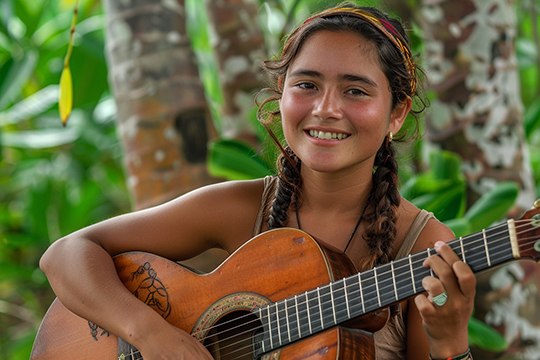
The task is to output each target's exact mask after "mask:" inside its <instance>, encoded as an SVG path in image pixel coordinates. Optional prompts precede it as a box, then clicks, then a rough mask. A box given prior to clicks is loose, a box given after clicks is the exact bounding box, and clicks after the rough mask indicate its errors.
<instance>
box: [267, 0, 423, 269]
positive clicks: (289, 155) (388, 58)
mask: <svg viewBox="0 0 540 360" xmlns="http://www.w3.org/2000/svg"><path fill="white" fill-rule="evenodd" d="M338 8H355V9H362V10H364V11H366V12H368V13H370V14H372V15H373V16H374V17H376V18H377V19H382V20H384V21H385V22H387V23H389V24H391V26H392V27H393V30H396V31H397V35H398V36H399V38H400V42H401V43H402V44H404V45H405V46H406V47H407V50H408V51H409V52H410V40H409V38H408V36H407V34H406V32H405V30H404V29H403V26H402V25H401V23H400V22H399V21H397V20H395V19H392V18H390V17H389V16H388V15H386V14H384V13H382V12H381V11H379V10H378V9H375V8H368V7H359V6H357V5H355V4H353V3H349V2H347V3H342V4H340V5H338ZM321 30H327V31H339V32H342V31H347V32H353V33H355V34H358V35H360V36H361V37H363V38H364V39H366V40H368V41H370V42H371V43H372V44H373V45H374V48H375V49H376V51H377V53H378V60H379V64H380V66H381V69H382V71H383V73H384V74H385V76H386V78H387V79H388V83H389V87H390V89H389V91H390V92H391V94H392V106H393V108H395V107H397V106H398V105H399V104H401V103H403V102H404V101H406V99H407V98H409V97H410V98H415V97H416V98H417V99H418V100H417V101H416V104H417V105H419V109H415V110H411V112H412V113H413V114H415V115H416V114H418V113H420V112H422V111H423V110H424V109H425V107H426V102H425V101H424V100H423V99H422V98H421V97H419V96H418V94H417V87H415V86H412V85H411V84H414V83H415V82H416V83H419V81H418V80H419V79H416V78H415V79H414V82H413V81H412V80H413V79H411V76H415V77H417V75H416V73H413V74H411V72H410V71H409V69H408V67H407V65H406V63H405V60H404V57H403V54H402V53H401V52H400V51H401V50H399V49H398V48H397V47H396V46H395V45H394V43H393V42H392V41H390V39H389V38H388V36H386V35H385V34H383V33H381V31H379V30H378V29H377V28H375V27H374V26H373V25H372V24H370V23H369V22H367V21H364V20H362V19H361V18H359V17H358V16H352V15H351V16H348V15H346V14H343V12H340V13H339V14H336V15H332V13H331V12H330V13H329V15H325V16H324V17H316V18H314V19H311V20H310V21H308V22H306V23H304V24H303V25H301V26H300V27H299V28H298V29H297V30H296V31H295V32H293V34H292V36H291V37H289V39H288V40H287V47H286V50H285V51H284V52H283V53H282V54H281V56H280V57H279V58H278V59H275V60H266V61H264V62H263V65H262V67H263V69H264V70H265V71H266V72H267V73H268V74H269V75H270V78H271V80H272V81H273V83H274V86H273V87H272V88H267V89H263V90H261V92H260V93H259V94H263V93H266V94H268V93H270V94H271V95H270V96H269V97H267V98H266V99H265V100H264V101H262V102H261V103H260V104H259V113H258V115H259V121H260V122H261V123H262V124H263V125H264V126H265V128H266V129H267V130H268V132H269V133H270V135H271V136H272V138H273V139H274V141H275V142H276V144H277V145H278V146H279V147H280V149H281V152H282V155H281V156H280V158H279V159H278V167H279V180H278V185H277V189H276V194H275V199H274V202H273V204H272V207H271V209H270V214H269V217H268V227H269V228H270V229H273V228H278V227H282V226H285V225H286V224H287V221H288V218H287V210H288V208H289V206H290V205H291V204H293V206H295V207H296V209H297V208H298V206H299V204H298V203H297V202H298V200H299V188H300V183H301V176H300V167H301V163H300V159H298V158H297V157H296V155H295V154H294V153H293V151H292V150H291V149H290V148H289V147H288V146H286V147H283V146H282V145H281V144H280V143H279V141H278V139H277V138H276V137H275V135H274V134H273V132H272V130H271V129H270V128H269V124H270V123H272V122H273V120H274V118H276V117H279V115H280V112H279V109H272V110H270V111H268V110H263V109H265V106H266V105H267V104H268V103H269V102H271V101H275V100H278V99H280V98H281V95H282V92H281V89H280V86H279V84H280V83H282V82H283V81H284V79H285V76H286V73H287V70H288V68H289V66H290V64H291V63H292V61H293V60H294V59H295V57H296V55H297V54H298V53H299V52H300V50H301V48H302V46H303V44H304V43H305V41H306V39H307V38H308V37H309V36H311V35H313V34H314V33H316V32H318V31H321ZM414 120H415V125H416V127H415V129H416V130H415V131H414V135H413V136H416V135H417V134H418V120H417V119H416V117H414ZM406 136H407V134H406V133H405V132H403V133H402V134H400V136H398V137H394V140H398V141H399V140H404V138H405V137H406ZM394 155H395V149H394V145H393V143H392V142H391V141H390V142H388V141H385V142H383V144H382V145H381V147H380V148H379V150H378V152H377V154H376V157H375V162H374V172H373V187H372V189H371V193H370V195H369V198H368V200H367V204H366V210H365V215H364V218H363V221H364V222H365V224H366V226H365V233H364V235H363V237H364V239H365V241H366V243H367V245H368V247H369V250H370V254H369V256H368V260H367V261H366V263H365V264H362V269H367V268H371V267H373V266H374V265H377V264H381V263H385V262H388V261H390V260H391V259H392V257H393V255H392V251H391V250H392V244H393V242H394V239H395V237H396V221H397V209H398V207H399V204H400V200H401V196H400V194H399V192H398V190H397V173H398V165H397V161H396V159H395V156H394Z"/></svg>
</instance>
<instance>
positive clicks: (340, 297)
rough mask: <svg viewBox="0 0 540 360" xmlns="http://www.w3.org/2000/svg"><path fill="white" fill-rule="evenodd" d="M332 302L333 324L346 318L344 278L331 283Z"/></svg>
mask: <svg viewBox="0 0 540 360" xmlns="http://www.w3.org/2000/svg"><path fill="white" fill-rule="evenodd" d="M332 284H333V285H332V292H331V294H332V304H333V308H334V325H335V324H338V323H339V322H342V321H345V320H348V319H349V317H348V309H347V292H346V291H345V279H341V280H338V281H336V282H334V283H332Z"/></svg>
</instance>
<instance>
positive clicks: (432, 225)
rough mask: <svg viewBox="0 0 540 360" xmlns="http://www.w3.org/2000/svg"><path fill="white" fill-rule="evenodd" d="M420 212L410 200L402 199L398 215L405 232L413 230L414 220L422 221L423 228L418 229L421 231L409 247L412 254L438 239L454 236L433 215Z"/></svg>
mask: <svg viewBox="0 0 540 360" xmlns="http://www.w3.org/2000/svg"><path fill="white" fill-rule="evenodd" d="M421 212H422V210H420V209H419V208H418V207H416V206H415V205H413V204H412V203H411V202H409V201H407V200H403V201H402V206H401V209H400V214H399V215H400V222H401V223H402V226H403V228H405V229H407V231H406V233H408V232H409V231H411V230H413V229H411V227H413V224H414V223H415V220H416V221H417V222H416V224H418V223H423V224H422V225H423V228H422V229H420V230H421V231H420V232H419V234H418V237H417V239H416V242H415V243H414V246H413V247H412V249H411V253H413V254H414V253H416V252H419V251H422V250H424V249H427V248H431V247H433V245H434V244H435V243H436V242H437V241H439V240H441V241H444V242H447V241H450V240H453V239H454V238H455V237H454V233H453V232H452V230H450V228H449V227H448V226H446V225H445V224H443V223H442V222H440V221H439V220H438V219H437V218H436V217H435V216H433V215H432V214H431V213H426V212H423V213H422V214H421ZM402 231H403V230H402ZM405 236H406V234H405Z"/></svg>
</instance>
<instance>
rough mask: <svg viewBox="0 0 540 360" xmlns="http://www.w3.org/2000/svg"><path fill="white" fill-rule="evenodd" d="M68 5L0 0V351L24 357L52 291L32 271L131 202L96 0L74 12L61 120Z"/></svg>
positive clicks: (38, 272) (13, 359)
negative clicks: (68, 96) (64, 119)
mask: <svg viewBox="0 0 540 360" xmlns="http://www.w3.org/2000/svg"><path fill="white" fill-rule="evenodd" d="M72 11H73V8H72V4H69V5H68V6H66V5H65V3H64V2H61V1H60V0H53V1H37V0H33V1H18V0H17V1H15V0H7V1H2V2H1V10H0V84H1V85H0V99H1V100H0V145H1V148H0V154H1V155H0V299H1V300H0V358H2V359H9V360H19V359H28V357H29V354H30V350H31V348H32V344H33V340H34V336H35V333H36V331H37V327H38V326H39V323H40V321H41V319H42V317H43V315H44V313H45V310H46V309H47V308H48V306H49V305H50V303H51V301H52V299H53V298H54V294H53V293H52V291H51V289H50V286H49V284H48V282H47V279H46V277H45V276H44V274H43V273H42V272H41V270H39V268H38V261H39V258H40V256H41V255H42V254H43V252H44V251H45V249H46V248H47V247H48V246H49V245H50V244H51V243H52V242H53V241H55V240H56V239H58V238H60V237H62V236H64V235H66V234H68V233H70V232H73V231H75V230H77V229H80V228H82V227H84V226H87V225H89V224H91V223H95V222H97V221H100V220H103V219H105V218H108V217H111V216H113V215H116V214H119V213H121V212H125V211H128V210H129V209H130V200H129V197H128V195H127V191H126V188H125V178H124V174H123V170H122V166H121V156H122V149H121V146H120V144H119V143H118V139H117V137H116V129H115V123H114V121H113V120H114V112H115V108H114V105H113V104H114V102H113V101H112V100H111V96H110V94H109V92H108V85H107V79H106V77H107V67H106V63H105V58H104V55H103V47H104V37H103V31H102V27H103V19H104V18H103V15H102V14H101V9H100V7H99V2H98V1H86V2H85V3H84V6H83V7H82V8H81V9H80V22H79V25H78V27H77V31H76V33H75V41H74V53H73V57H72V61H71V65H72V66H71V69H72V73H73V81H74V89H73V90H74V92H73V93H74V96H75V98H74V106H75V108H76V109H75V111H74V112H73V114H72V117H71V120H70V123H69V125H68V126H67V127H66V128H63V127H62V125H61V122H60V119H59V116H58V109H57V101H58V83H59V79H60V72H61V70H62V68H63V58H64V56H65V54H66V51H67V45H68V38H69V27H70V21H71V14H72Z"/></svg>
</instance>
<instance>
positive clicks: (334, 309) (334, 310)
mask: <svg viewBox="0 0 540 360" xmlns="http://www.w3.org/2000/svg"><path fill="white" fill-rule="evenodd" d="M330 297H331V303H330V306H332V316H333V317H334V324H336V323H337V319H336V306H335V304H336V303H335V301H334V289H333V283H330Z"/></svg>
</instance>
